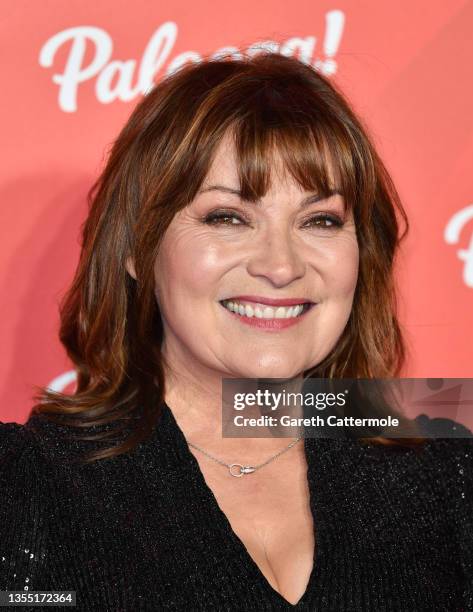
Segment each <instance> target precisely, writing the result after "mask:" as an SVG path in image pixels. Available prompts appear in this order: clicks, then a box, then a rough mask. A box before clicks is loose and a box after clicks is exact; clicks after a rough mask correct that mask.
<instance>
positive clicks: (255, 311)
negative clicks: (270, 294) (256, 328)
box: [223, 301, 304, 319]
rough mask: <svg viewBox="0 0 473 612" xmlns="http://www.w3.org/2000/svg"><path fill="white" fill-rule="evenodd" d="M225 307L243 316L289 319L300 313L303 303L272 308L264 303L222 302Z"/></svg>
mask: <svg viewBox="0 0 473 612" xmlns="http://www.w3.org/2000/svg"><path fill="white" fill-rule="evenodd" d="M223 305H224V306H225V308H228V310H231V311H232V312H235V313H236V314H239V315H240V316H244V317H249V318H252V317H256V318H257V319H291V318H294V317H297V316H299V315H300V314H301V312H302V310H303V308H304V305H303V304H298V305H297V306H290V307H285V306H279V307H278V308H273V307H271V306H264V305H260V304H258V305H253V306H251V305H250V304H242V303H239V302H232V301H229V302H226V301H224V302H223Z"/></svg>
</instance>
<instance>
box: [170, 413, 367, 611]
mask: <svg viewBox="0 0 473 612" xmlns="http://www.w3.org/2000/svg"><path fill="white" fill-rule="evenodd" d="M163 412H165V413H167V415H168V419H169V422H170V424H171V427H172V428H173V429H174V430H175V432H176V434H177V436H178V438H179V440H178V442H179V443H180V448H181V450H182V451H183V455H184V457H185V458H186V459H187V460H188V462H189V464H190V465H191V466H192V469H193V471H194V475H195V477H196V479H197V480H198V482H199V484H200V486H201V487H202V490H204V491H205V493H206V495H207V497H208V499H209V504H210V506H211V508H212V511H213V512H214V513H215V515H216V517H218V518H219V519H220V523H221V525H222V526H223V527H224V529H225V533H226V535H227V536H228V538H229V541H230V542H231V544H232V546H233V548H234V549H235V551H236V552H238V553H239V556H240V558H242V559H244V560H245V562H246V563H247V565H248V566H249V567H251V568H252V570H253V573H254V575H255V578H256V579H257V581H258V582H259V583H260V584H261V585H262V586H263V587H264V589H265V590H266V592H267V593H268V596H269V597H271V598H272V599H273V600H274V601H275V602H277V603H279V605H281V604H283V605H284V606H286V607H287V608H288V609H294V610H296V609H298V608H300V607H301V606H303V605H304V604H305V603H306V602H307V599H308V598H309V597H310V594H311V592H312V591H313V588H314V582H315V580H316V575H317V573H318V572H319V563H318V558H319V557H320V556H323V555H324V554H325V553H324V551H322V552H321V547H322V546H323V541H324V540H323V538H319V537H318V536H317V533H320V526H321V521H322V517H321V516H320V515H319V512H318V511H317V508H316V506H317V504H316V500H315V498H314V490H313V487H311V483H310V481H309V478H310V476H309V473H310V472H311V468H313V467H314V465H313V462H314V454H315V453H314V448H316V447H317V445H316V442H317V441H318V440H319V439H318V438H304V440H303V442H304V453H305V457H306V463H307V479H308V488H309V504H310V510H311V514H312V521H313V530H314V552H313V557H312V570H311V572H310V575H309V579H308V581H307V585H306V589H305V591H304V593H303V594H302V596H301V597H300V598H299V600H298V601H297V602H296V603H295V604H293V603H291V602H290V601H288V600H287V599H286V598H285V597H284V596H283V595H281V593H280V592H279V591H277V590H276V589H275V588H273V587H272V586H271V584H270V583H269V581H268V579H267V578H266V576H265V575H264V574H263V572H262V571H261V569H260V567H259V566H258V564H257V563H256V561H255V560H254V559H253V557H252V556H251V555H250V553H249V551H248V549H247V548H246V546H245V544H244V543H243V541H242V540H241V539H240V537H239V536H238V535H237V534H236V533H235V531H234V530H233V528H232V526H231V524H230V521H229V519H228V518H227V515H226V514H225V513H224V512H223V510H222V508H221V507H220V505H219V503H218V500H217V498H216V496H215V494H214V492H213V491H212V489H211V488H210V487H209V485H208V484H207V481H206V480H205V477H204V474H203V472H202V470H201V468H200V465H199V462H198V461H197V459H196V458H195V456H194V454H193V453H192V452H191V450H190V448H189V445H188V443H187V440H186V437H185V435H184V432H183V431H182V429H181V428H180V426H179V424H178V422H177V421H176V419H175V417H174V414H173V412H172V410H171V409H170V408H169V406H168V405H167V404H166V403H165V402H163ZM158 427H159V425H158ZM328 449H329V445H325V447H324V449H323V451H322V452H326V451H327V450H328ZM320 450H322V449H320ZM319 459H321V456H319ZM356 463H358V461H356V462H353V464H352V465H351V467H353V468H354V467H355V465H356ZM322 528H323V525H322Z"/></svg>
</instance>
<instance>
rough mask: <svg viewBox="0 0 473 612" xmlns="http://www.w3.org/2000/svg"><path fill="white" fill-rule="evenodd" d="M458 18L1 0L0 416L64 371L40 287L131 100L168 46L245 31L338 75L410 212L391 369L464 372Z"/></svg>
mask: <svg viewBox="0 0 473 612" xmlns="http://www.w3.org/2000/svg"><path fill="white" fill-rule="evenodd" d="M472 24H473V3H472V2H471V1H470V2H465V1H464V0H449V2H445V1H444V0H436V1H433V0H414V1H412V2H379V1H378V0H364V1H361V0H357V1H344V0H340V1H339V2H337V3H331V2H325V1H319V2H314V1H313V0H310V1H309V0H298V1H297V2H292V3H290V2H287V1H286V0H260V1H259V2H257V3H255V2H254V1H251V2H250V1H248V0H235V1H234V2H231V3H222V2H219V3H217V2H212V1H210V0H207V1H205V0H200V1H197V2H194V3H190V2H189V1H188V0H187V1H186V2H184V1H182V0H173V1H172V2H167V3H166V2H155V1H153V2H151V1H145V0H135V2H133V3H126V2H117V1H116V0H101V1H100V2H98V3H94V2H91V1H84V0H80V1H78V0H68V1H67V2H66V1H64V0H62V1H61V0H44V1H43V2H38V3H31V2H27V1H26V0H14V1H10V2H4V3H2V9H1V21H0V29H1V41H2V43H1V44H2V49H3V53H2V54H1V59H0V62H1V63H2V72H3V79H2V82H3V87H4V93H3V96H2V113H1V116H0V121H1V122H2V129H1V134H2V141H3V147H2V151H3V160H2V170H3V176H2V178H1V184H0V187H1V212H2V222H1V224H0V232H1V241H0V286H1V297H0V307H1V319H0V321H1V328H2V329H1V354H0V394H1V404H0V406H1V409H0V420H2V421H11V420H14V421H18V422H23V421H24V420H26V418H27V415H28V413H29V411H30V409H31V395H32V392H33V385H35V384H38V385H47V384H52V385H53V386H54V387H56V388H61V387H63V386H64V385H65V384H66V383H67V381H68V374H67V373H68V372H70V369H71V366H70V363H68V360H67V359H66V357H65V355H64V352H63V350H62V348H61V346H60V344H59V342H58V340H57V330H58V314H57V303H58V300H59V298H60V296H61V295H62V293H63V292H64V290H65V289H66V287H67V286H68V284H69V282H70V280H71V277H72V274H73V270H74V267H75V265H76V262H77V258H78V252H79V246H78V237H79V229H80V224H81V223H82V221H83V220H84V216H85V212H86V206H85V196H86V193H87V190H88V189H89V187H90V186H91V184H92V182H93V180H94V177H96V175H97V173H98V172H99V170H100V168H101V167H102V164H103V162H104V159H105V156H106V154H107V151H108V149H109V147H110V145H111V143H112V141H113V139H114V138H115V136H116V135H117V133H118V131H119V130H120V128H121V126H122V125H123V124H124V122H125V121H126V119H127V117H128V115H129V114H130V112H131V110H132V108H133V107H134V105H135V104H136V103H137V101H138V100H139V98H140V97H141V95H143V93H145V92H146V89H147V87H149V85H150V84H151V83H152V82H153V80H159V79H160V78H161V77H162V76H163V75H165V74H167V73H168V72H170V71H172V70H173V69H175V68H176V67H177V66H179V65H180V64H181V63H182V62H185V61H198V59H199V57H200V54H214V53H217V52H218V51H219V50H221V49H223V48H227V47H231V46H237V47H242V48H244V49H247V48H249V47H251V46H252V45H255V44H258V43H259V44H261V42H263V41H265V42H267V43H268V44H269V45H271V41H277V42H276V43H275V42H273V43H272V44H273V45H274V47H275V48H280V49H281V51H282V52H284V53H291V54H295V55H297V56H298V57H299V58H300V59H302V60H303V61H306V62H308V63H311V64H313V65H314V66H316V68H317V69H318V70H321V71H322V72H323V73H325V74H329V75H330V77H331V78H332V79H334V81H336V82H337V83H338V84H339V85H340V86H341V87H342V89H343V90H344V91H345V92H346V94H347V95H348V97H349V98H350V99H351V100H352V102H353V104H354V107H355V109H356V110H357V111H358V113H359V114H360V115H361V116H362V118H363V119H364V121H365V123H366V125H367V126H368V128H369V129H370V130H371V133H372V136H373V138H374V141H375V144H376V145H377V146H378V149H379V151H380V153H381V155H382V156H383V158H384V160H385V161H386V164H387V166H388V168H389V169H390V170H391V173H392V175H393V177H394V180H395V181H396V184H397V186H398V189H399V191H400V194H401V196H402V198H403V202H404V205H405V207H406V209H407V211H408V214H409V216H410V220H411V228H412V229H411V235H410V238H409V239H408V241H407V242H406V243H405V247H404V251H403V254H402V258H401V260H400V266H399V288H400V292H401V322H402V324H403V326H404V329H405V332H406V338H407V341H408V345H409V349H410V357H409V361H408V364H407V367H406V370H405V373H404V376H406V377H424V376H431V377H471V376H473V359H472V357H473V348H472V347H473V325H472V313H473V308H472V306H473V185H472V171H471V160H472V159H473V126H472V124H473V113H472V108H473V79H472V78H471V77H472V74H471V66H472V61H473V37H472V36H471V28H472ZM58 377H59V378H58ZM61 377H62V378H61ZM53 381H54V382H53ZM472 410H473V408H472ZM463 421H464V422H467V424H469V425H470V426H471V425H473V422H472V421H473V418H472V419H470V418H469V417H468V418H467V419H463Z"/></svg>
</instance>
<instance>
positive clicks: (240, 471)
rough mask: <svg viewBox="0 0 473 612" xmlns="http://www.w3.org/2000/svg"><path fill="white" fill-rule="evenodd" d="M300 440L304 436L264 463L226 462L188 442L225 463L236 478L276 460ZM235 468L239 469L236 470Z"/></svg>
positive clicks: (219, 461) (197, 448)
mask: <svg viewBox="0 0 473 612" xmlns="http://www.w3.org/2000/svg"><path fill="white" fill-rule="evenodd" d="M299 440H302V436H300V437H299V438H296V439H295V440H294V441H293V442H291V443H290V444H289V446H287V447H286V448H283V450H281V451H279V453H276V454H275V455H273V456H272V457H270V458H269V459H267V460H266V461H264V462H263V463H260V464H259V465H242V464H241V463H225V461H222V460H221V459H217V457H213V456H212V455H210V454H209V453H208V452H207V451H205V450H204V449H202V448H200V447H199V446H196V445H195V444H192V442H187V444H189V446H192V448H195V449H196V450H198V451H200V452H201V453H204V455H207V457H209V459H212V460H213V461H216V462H217V463H220V465H224V466H225V467H227V468H228V471H229V472H230V474H231V475H232V476H235V477H236V478H240V477H241V476H243V475H244V474H251V473H252V472H254V471H255V470H259V469H260V468H262V467H263V466H264V465H267V464H268V463H270V462H271V461H274V459H276V458H277V457H279V455H282V454H283V453H285V452H287V451H288V450H289V449H290V448H292V447H293V446H294V444H297V442H299ZM235 470H237V471H236V472H235Z"/></svg>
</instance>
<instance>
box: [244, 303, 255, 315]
mask: <svg viewBox="0 0 473 612" xmlns="http://www.w3.org/2000/svg"><path fill="white" fill-rule="evenodd" d="M254 314H255V313H254V310H253V308H251V306H248V304H247V305H246V306H245V315H246V316H247V317H252V316H253V315H254Z"/></svg>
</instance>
